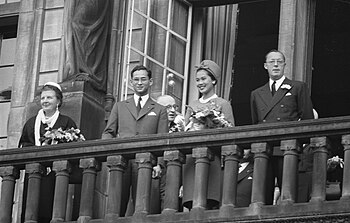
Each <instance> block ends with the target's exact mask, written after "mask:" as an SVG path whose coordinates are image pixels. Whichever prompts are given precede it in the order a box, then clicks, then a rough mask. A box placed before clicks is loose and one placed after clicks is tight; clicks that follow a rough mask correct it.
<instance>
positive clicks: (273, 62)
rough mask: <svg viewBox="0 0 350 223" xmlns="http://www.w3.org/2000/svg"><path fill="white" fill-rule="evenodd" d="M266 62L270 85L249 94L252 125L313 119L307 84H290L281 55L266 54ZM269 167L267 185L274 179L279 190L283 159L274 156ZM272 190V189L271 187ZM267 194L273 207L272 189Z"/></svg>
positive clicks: (272, 183)
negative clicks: (271, 172) (270, 177)
mask: <svg viewBox="0 0 350 223" xmlns="http://www.w3.org/2000/svg"><path fill="white" fill-rule="evenodd" d="M265 59H266V61H265V63H264V68H265V69H266V70H267V72H268V74H269V81H268V82H267V83H266V84H265V85H264V86H262V87H259V88H257V89H256V90H254V91H253V92H252V93H251V97H250V104H251V115H252V123H253V124H259V123H270V122H283V121H297V120H303V119H313V118H314V117H313V112H312V108H313V107H312V102H311V98H310V96H309V91H308V87H307V85H306V83H304V82H300V81H294V80H290V79H288V78H287V77H286V76H285V75H284V68H285V65H286V63H285V56H284V55H283V53H282V52H280V51H278V50H271V51H270V52H268V53H267V54H266V57H265ZM275 152H280V150H279V148H278V149H276V148H274V153H275ZM274 155H276V154H274ZM280 155H282V154H281V153H280ZM269 164H270V166H269V168H271V169H270V171H273V172H274V175H273V176H272V179H271V180H270V181H271V182H270V184H271V185H274V179H275V177H277V183H278V186H279V187H281V185H282V184H281V183H282V167H283V157H282V156H274V157H272V159H271V162H269ZM271 165H272V166H271ZM268 177H269V175H268ZM268 179H269V178H268ZM269 187H270V186H269V182H268V185H267V188H268V189H269ZM271 187H272V188H273V186H271ZM269 190H271V192H269V193H268V194H267V196H266V203H267V204H271V203H272V197H273V189H271V188H270V189H269Z"/></svg>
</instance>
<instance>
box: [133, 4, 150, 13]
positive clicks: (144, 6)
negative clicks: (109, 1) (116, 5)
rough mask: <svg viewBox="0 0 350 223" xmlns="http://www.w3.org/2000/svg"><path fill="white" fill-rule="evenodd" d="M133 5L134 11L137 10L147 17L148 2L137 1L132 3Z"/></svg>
mask: <svg viewBox="0 0 350 223" xmlns="http://www.w3.org/2000/svg"><path fill="white" fill-rule="evenodd" d="M134 2H135V3H134V4H135V6H134V7H135V10H138V11H140V12H142V13H143V14H145V15H147V2H148V0H137V1H134Z"/></svg>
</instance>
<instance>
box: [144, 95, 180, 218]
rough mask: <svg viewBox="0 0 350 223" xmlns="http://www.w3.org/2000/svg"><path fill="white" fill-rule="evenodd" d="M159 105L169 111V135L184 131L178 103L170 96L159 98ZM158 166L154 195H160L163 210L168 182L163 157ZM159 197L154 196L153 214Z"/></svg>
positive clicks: (155, 171)
mask: <svg viewBox="0 0 350 223" xmlns="http://www.w3.org/2000/svg"><path fill="white" fill-rule="evenodd" d="M157 103H158V104H160V105H163V106H164V107H166V109H167V114H168V127H169V133H172V132H180V131H184V129H185V126H184V117H183V116H182V115H181V114H180V113H179V112H178V109H179V106H178V105H177V104H176V101H175V99H174V98H173V97H171V96H170V95H162V96H159V97H158V98H157ZM158 164H160V165H157V166H155V167H154V168H153V176H152V177H153V178H154V180H153V182H152V183H153V184H157V179H159V191H158V185H153V186H152V187H153V190H152V191H154V192H153V193H157V194H158V193H159V194H160V202H161V204H160V209H161V210H163V206H164V198H165V182H166V166H165V164H164V161H163V157H159V158H158ZM156 198H157V196H156V195H155V194H152V198H151V199H152V200H151V213H157V212H158V209H159V207H158V201H159V200H157V199H156Z"/></svg>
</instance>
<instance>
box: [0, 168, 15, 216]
mask: <svg viewBox="0 0 350 223" xmlns="http://www.w3.org/2000/svg"><path fill="white" fill-rule="evenodd" d="M0 177H2V185H1V196H0V199H1V201H0V210H1V211H0V222H1V223H11V222H12V207H13V197H14V191H15V184H16V179H18V178H19V170H18V169H17V168H16V167H14V166H6V167H0Z"/></svg>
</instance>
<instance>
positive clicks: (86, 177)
mask: <svg viewBox="0 0 350 223" xmlns="http://www.w3.org/2000/svg"><path fill="white" fill-rule="evenodd" d="M79 167H80V168H82V169H83V182H82V188H81V200H80V209H79V218H78V221H77V222H78V223H82V222H88V221H89V220H90V219H91V218H92V213H93V212H92V211H93V202H94V189H95V182H96V175H97V171H99V170H100V169H101V164H100V162H99V161H97V160H96V159H95V158H87V159H81V160H80V164H79Z"/></svg>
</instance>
